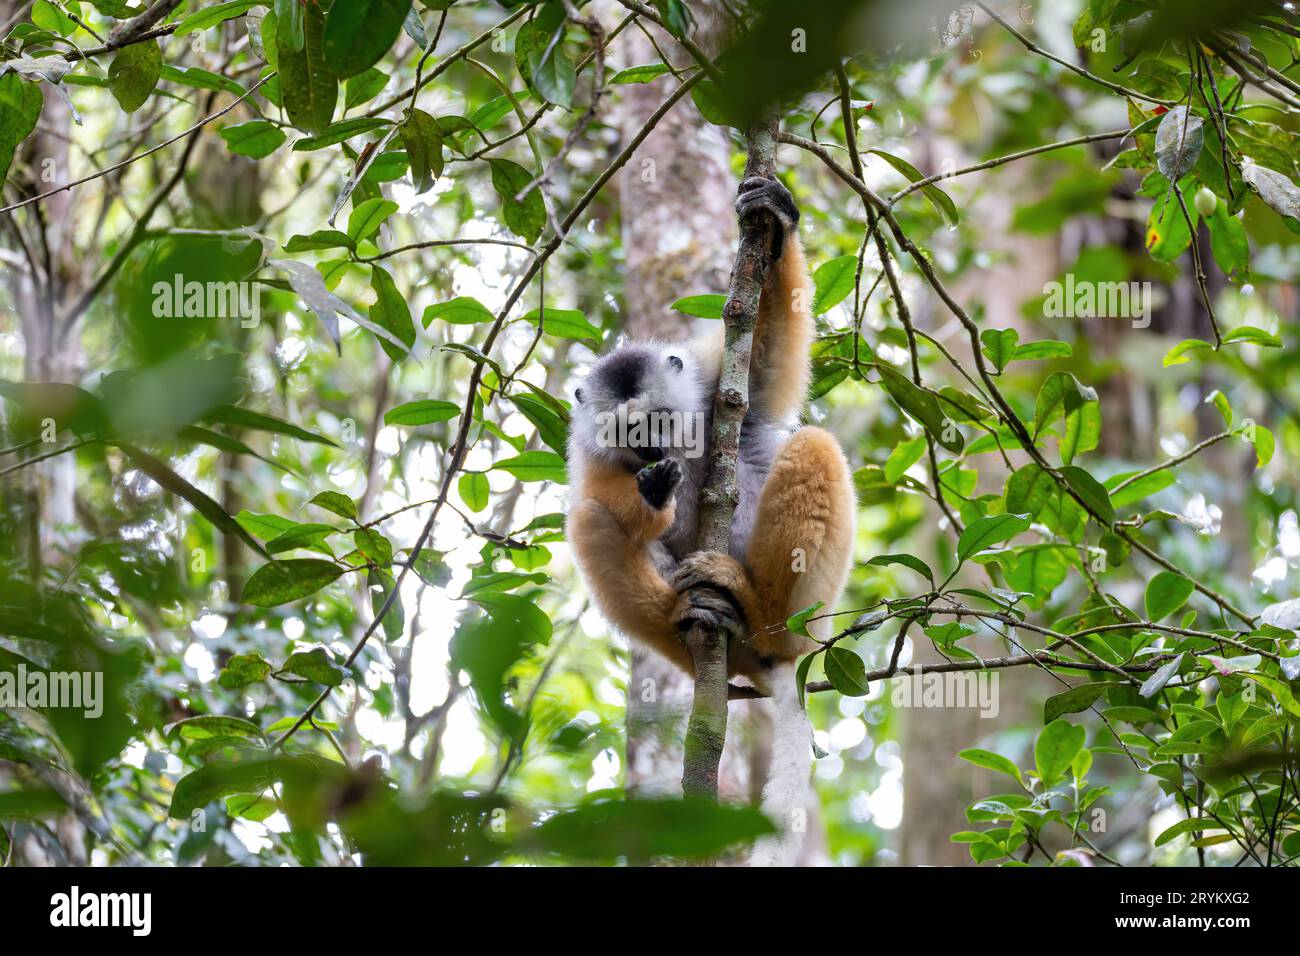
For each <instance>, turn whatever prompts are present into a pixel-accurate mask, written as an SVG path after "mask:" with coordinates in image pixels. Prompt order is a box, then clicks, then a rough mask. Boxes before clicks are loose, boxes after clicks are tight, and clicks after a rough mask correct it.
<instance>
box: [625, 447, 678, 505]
mask: <svg viewBox="0 0 1300 956" xmlns="http://www.w3.org/2000/svg"><path fill="white" fill-rule="evenodd" d="M681 480H682V466H681V463H680V462H678V461H677V459H675V458H665V459H663V460H662V461H657V462H655V463H654V464H653V465H646V466H645V467H644V468H642V469H641V470H640V471H638V472H637V473H636V487H637V491H639V492H641V497H642V498H644V499H645V503H646V504H648V505H649V506H650V507H651V508H654V509H655V510H656V511H658V510H659V509H661V508H663V506H664V505H666V504H667V503H668V499H669V498H671V497H672V496H673V491H675V490H676V488H677V485H678V483H679V482H681Z"/></svg>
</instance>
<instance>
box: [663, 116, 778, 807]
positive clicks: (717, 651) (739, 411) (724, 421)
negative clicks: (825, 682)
mask: <svg viewBox="0 0 1300 956" xmlns="http://www.w3.org/2000/svg"><path fill="white" fill-rule="evenodd" d="M776 134H777V118H776V115H775V114H774V113H773V114H769V115H767V116H765V117H763V118H761V119H759V120H757V121H756V122H755V123H754V124H753V125H752V126H751V127H750V128H749V130H748V135H747V139H748V141H749V151H748V156H747V158H746V161H745V178H746V179H748V178H750V177H751V176H763V177H771V176H773V175H774V174H775V170H776ZM774 226H775V224H774V223H773V222H772V220H771V218H770V217H768V216H761V217H756V218H755V219H753V220H750V221H745V222H741V223H740V244H739V247H738V248H737V249H736V263H735V266H734V267H733V268H732V271H731V289H730V291H729V292H728V295H727V304H726V306H725V307H724V308H723V310H722V321H723V325H724V327H725V330H726V339H725V346H724V350H723V353H722V374H721V377H720V378H719V380H718V391H717V394H716V395H714V398H713V437H712V442H711V444H710V453H709V474H708V478H707V480H706V481H705V483H704V488H703V489H702V490H701V492H700V536H699V548H700V550H702V551H719V552H723V553H725V552H726V551H727V550H728V548H729V547H730V544H731V516H732V514H733V512H735V510H736V505H737V503H738V502H739V500H740V493H739V491H738V490H737V488H736V458H737V455H738V454H739V452H740V426H741V423H742V422H743V421H744V419H745V412H746V411H748V409H749V359H750V353H751V352H752V350H753V345H754V327H755V325H757V323H758V300H759V295H760V293H761V292H762V291H763V282H764V281H765V280H766V279H767V273H768V271H769V270H770V269H771V267H772V255H771V250H772V230H773V228H774ZM727 637H728V635H727V634H726V632H725V631H719V630H717V629H716V628H712V627H705V626H703V625H701V624H698V623H697V624H695V625H694V626H693V627H692V628H691V629H690V630H689V631H688V632H687V635H686V646H687V648H688V649H689V650H690V652H691V661H692V663H693V665H694V670H695V699H694V702H693V703H692V705H691V717H690V722H689V723H688V724H687V726H686V746H685V756H684V758H683V761H682V792H683V794H685V795H686V796H703V797H710V798H713V799H715V800H716V799H717V796H718V763H719V761H720V760H721V759H722V747H723V743H724V742H725V741H726V737H727Z"/></svg>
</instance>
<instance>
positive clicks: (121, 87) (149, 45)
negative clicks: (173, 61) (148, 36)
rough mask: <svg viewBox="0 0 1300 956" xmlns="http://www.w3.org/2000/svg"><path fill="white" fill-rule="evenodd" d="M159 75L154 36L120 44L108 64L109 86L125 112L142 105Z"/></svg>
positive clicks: (156, 82)
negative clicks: (150, 38) (127, 44)
mask: <svg viewBox="0 0 1300 956" xmlns="http://www.w3.org/2000/svg"><path fill="white" fill-rule="evenodd" d="M161 75H162V50H160V49H159V48H158V43H157V41H155V40H149V41H147V42H145V43H133V44H131V45H130V46H126V47H123V48H122V49H121V50H119V51H118V52H117V55H116V56H114V57H113V62H112V64H111V65H110V66H109V68H108V89H109V91H110V92H111V93H112V94H113V97H114V99H116V100H117V102H118V105H119V106H121V107H122V109H123V110H125V111H126V112H128V113H134V112H135V111H136V110H138V109H139V108H140V107H142V106H144V104H145V101H146V100H147V99H149V94H150V93H152V92H153V90H154V87H155V86H157V85H158V77H159V76H161Z"/></svg>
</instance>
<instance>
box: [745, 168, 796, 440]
mask: <svg viewBox="0 0 1300 956" xmlns="http://www.w3.org/2000/svg"><path fill="white" fill-rule="evenodd" d="M736 212H737V214H738V215H739V217H740V221H741V222H742V223H743V222H744V221H745V220H746V219H747V218H748V217H750V216H753V215H758V214H760V213H768V214H770V215H771V216H772V217H773V218H774V219H775V220H776V229H775V239H774V241H773V255H774V257H775V261H774V262H773V264H772V271H771V272H770V273H768V277H767V281H766V282H765V283H764V284H763V291H762V295H761V296H760V297H759V303H758V324H757V326H756V328H755V330H754V351H753V355H752V357H751V359H750V366H749V403H750V408H751V409H753V410H756V411H758V412H760V413H763V414H766V415H767V416H769V417H771V418H772V419H774V420H776V421H787V420H790V421H792V420H793V419H794V418H796V416H798V414H799V410H800V408H801V407H802V406H803V402H804V399H805V398H806V397H807V395H808V379H809V367H808V361H809V352H810V349H811V347H812V341H813V336H814V327H813V317H812V286H811V283H810V282H809V280H808V267H807V265H806V263H805V262H804V257H803V248H802V246H801V245H800V244H799V234H798V230H797V226H798V222H799V210H798V209H797V208H796V207H795V204H794V198H793V197H792V196H791V195H790V191H789V190H788V189H786V188H785V186H783V185H782V184H781V182H780V181H779V180H776V179H761V178H757V177H756V178H752V179H747V180H745V181H744V182H743V183H741V184H740V195H739V198H738V199H737V200H736Z"/></svg>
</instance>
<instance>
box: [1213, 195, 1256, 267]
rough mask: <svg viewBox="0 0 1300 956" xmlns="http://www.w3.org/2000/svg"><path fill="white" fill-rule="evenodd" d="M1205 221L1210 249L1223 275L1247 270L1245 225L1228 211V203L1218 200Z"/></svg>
mask: <svg viewBox="0 0 1300 956" xmlns="http://www.w3.org/2000/svg"><path fill="white" fill-rule="evenodd" d="M1205 223H1206V225H1207V226H1209V228H1210V251H1211V252H1213V253H1214V261H1215V262H1217V263H1218V264H1219V268H1220V269H1222V270H1223V272H1224V275H1229V276H1231V275H1232V274H1233V273H1237V274H1238V275H1243V274H1245V273H1247V272H1249V271H1250V241H1249V240H1248V239H1247V238H1246V227H1245V226H1244V225H1243V224H1242V222H1241V220H1240V219H1238V218H1237V217H1236V216H1234V215H1232V214H1231V213H1229V212H1228V204H1227V203H1225V202H1220V203H1219V204H1218V206H1216V207H1215V209H1214V213H1213V215H1211V216H1210V217H1209V218H1207V219H1206V220H1205Z"/></svg>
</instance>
